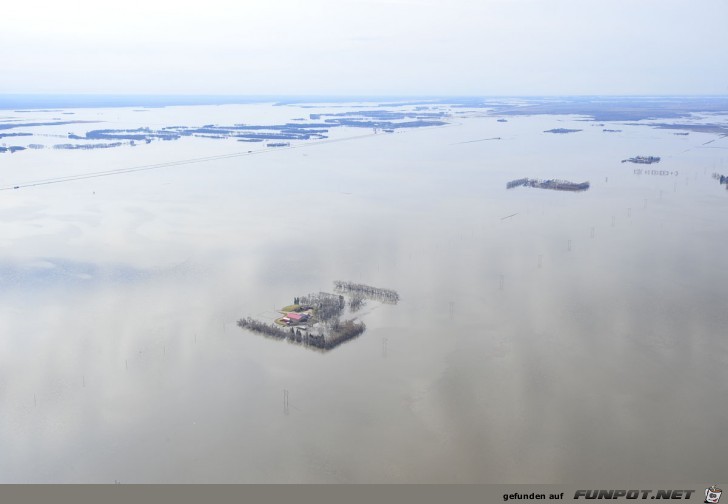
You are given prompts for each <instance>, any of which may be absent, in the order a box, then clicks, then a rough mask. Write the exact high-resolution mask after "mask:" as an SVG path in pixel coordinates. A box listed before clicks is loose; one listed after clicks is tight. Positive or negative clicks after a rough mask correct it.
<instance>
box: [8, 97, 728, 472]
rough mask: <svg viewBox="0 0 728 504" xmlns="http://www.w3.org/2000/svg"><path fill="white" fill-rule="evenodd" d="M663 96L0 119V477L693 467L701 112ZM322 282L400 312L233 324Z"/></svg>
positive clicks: (63, 113) (717, 429)
mask: <svg viewBox="0 0 728 504" xmlns="http://www.w3.org/2000/svg"><path fill="white" fill-rule="evenodd" d="M688 102H689V101H688ZM674 103H675V106H674V110H673V111H670V108H669V106H668V105H669V104H665V103H663V104H662V105H661V106H660V107H657V106H656V105H654V103H651V104H650V105H649V107H648V110H647V111H645V110H641V111H640V110H636V109H635V104H634V103H633V102H630V103H629V104H626V105H624V104H623V106H622V107H621V108H619V107H617V106H616V105H614V104H613V105H614V106H613V108H612V112H611V113H607V112H608V107H605V106H604V104H601V105H599V106H598V107H596V108H595V109H594V110H597V111H598V113H599V114H601V115H597V116H595V115H589V108H588V107H586V106H585V105H584V104H583V103H582V104H579V107H577V106H576V105H574V104H571V105H569V104H558V105H554V104H550V105H551V108H549V103H536V104H535V103H533V102H526V101H518V100H510V101H505V100H504V101H501V102H498V103H496V102H495V101H491V102H468V101H461V102H456V101H453V102H452V103H448V102H447V100H440V101H436V102H432V103H427V102H423V101H417V102H413V103H409V104H405V105H398V104H392V103H389V104H377V103H349V104H342V103H334V104H324V103H319V104H312V103H307V104H300V103H299V104H296V103H281V104H278V105H274V104H272V103H266V104H253V103H250V104H244V105H205V106H167V107H160V108H148V109H139V108H138V107H137V108H131V107H129V108H84V109H70V108H69V109H63V108H61V109H52V110H48V111H41V110H30V111H27V112H21V111H16V110H3V111H0V133H3V134H5V133H29V135H14V136H3V137H2V138H0V145H3V144H4V145H3V146H4V147H6V148H9V147H10V146H16V147H26V149H25V150H15V152H12V153H11V152H10V150H8V151H6V152H0V189H2V190H0V221H1V222H2V229H3V233H2V236H1V237H0V285H2V287H3V288H2V290H1V291H0V350H1V351H0V400H1V401H2V405H3V407H2V408H0V446H2V447H3V448H2V451H1V453H0V482H4V483H13V482H88V483H91V482H93V483H96V482H98V483H111V482H114V481H121V482H124V483H136V482H138V483H142V482H471V483H478V482H480V483H488V482H514V481H519V482H525V483H547V482H548V483H551V482H554V483H557V482H563V483H573V482H579V481H587V480H589V478H592V479H593V476H594V475H596V474H598V475H599V478H600V480H604V479H610V478H613V479H614V480H617V479H619V480H621V481H624V480H629V481H631V480H640V481H658V480H659V481H667V480H675V479H676V478H681V479H680V480H681V481H713V480H715V481H719V480H720V478H719V475H721V474H725V471H726V469H727V468H728V453H727V452H725V450H720V449H716V439H719V438H720V436H721V435H722V434H723V432H724V431H725V425H726V424H727V423H728V410H727V409H726V408H725V406H724V405H723V404H722V401H721V399H722V398H724V397H725V395H726V393H728V385H726V384H728V367H726V366H725V365H724V362H725V359H726V357H728V343H727V342H726V339H725V338H724V334H725V333H726V328H727V327H728V312H726V309H725V307H726V305H727V302H728V294H727V293H728V289H727V288H726V286H727V285H728V268H725V267H724V265H725V259H726V255H725V250H726V249H727V248H728V247H727V246H728V240H727V238H726V236H727V234H726V231H727V228H728V226H727V225H726V218H725V216H726V210H727V209H728V191H727V190H726V184H724V183H721V179H720V175H723V176H728V162H727V161H726V160H727V159H728V155H727V154H728V138H727V137H726V136H725V129H724V128H726V127H728V112H726V111H725V110H724V108H725V107H722V105H721V103H722V102H719V103H718V104H710V103H708V104H705V103H702V102H701V103H702V105H701V106H695V107H694V113H690V110H686V106H685V105H684V104H683V103H682V102H680V101H679V100H677V99H676V101H675V102H674ZM418 107H419V108H418ZM521 107H523V108H521ZM528 107H530V108H528ZM18 110H20V109H18ZM139 110H144V112H140V111H139ZM619 110H621V111H622V115H621V116H620V115H619V114H618V113H617V112H618V111H619ZM383 111H384V112H386V113H384V112H383ZM615 111H617V112H615ZM362 112H366V113H365V114H362ZM529 112H530V114H529ZM648 112H649V113H648ZM71 113H72V114H71ZM531 114H532V115H531ZM595 114H596V112H595ZM357 117H359V118H360V119H356V118H357ZM69 118H72V119H69ZM326 118H329V119H334V122H332V123H331V124H335V126H333V127H331V128H328V131H327V132H326V133H322V132H320V131H318V132H316V133H314V134H312V135H310V136H309V137H308V138H304V137H305V136H306V135H307V133H305V132H304V133H302V131H304V130H306V129H307V128H300V127H297V128H296V127H293V126H287V127H286V128H287V129H286V132H287V133H291V131H294V133H295V134H293V133H291V134H290V135H288V136H293V137H295V138H285V141H286V142H289V143H290V146H288V147H268V146H267V143H268V141H270V142H277V141H278V140H280V137H276V136H273V135H275V134H282V133H281V132H282V129H280V128H279V129H278V130H275V131H274V129H265V128H259V129H258V130H256V131H258V132H260V131H261V129H262V131H266V132H268V133H270V135H271V136H270V138H267V137H266V138H265V139H262V140H261V142H251V143H242V142H239V141H238V140H239V139H240V138H237V137H235V135H236V133H234V131H235V129H234V128H231V126H234V125H236V124H247V125H256V126H264V125H269V126H270V125H278V126H280V125H291V124H296V123H310V124H314V125H316V126H315V127H314V126H311V128H308V129H309V130H321V129H323V128H322V127H320V124H321V121H325V120H326ZM503 118H507V120H503ZM499 119H501V120H499ZM71 120H72V121H89V122H73V123H69V121H71ZM359 120H361V121H381V123H380V124H378V125H373V124H368V123H367V124H358V125H357V124H352V122H351V121H354V122H356V121H359ZM386 121H388V122H386ZM392 121H394V122H395V123H398V124H401V125H402V126H401V127H396V124H395V126H393V125H392ZM417 121H425V122H427V121H432V122H433V123H429V122H428V123H427V124H420V123H417ZM54 122H55V123H62V124H49V123H54ZM385 122H386V123H385ZM435 122H436V123H437V124H434V123H435ZM21 123H23V124H25V126H22V127H12V128H10V127H8V128H4V127H3V126H1V125H6V126H7V125H17V124H21ZM28 124H35V125H34V126H28ZM676 125H678V126H676ZM679 125H682V128H681V127H680V126H679ZM701 125H709V126H705V127H703V126H701ZM223 126H225V127H227V130H225V131H228V132H233V133H226V134H225V135H226V136H224V138H209V137H208V136H204V135H219V136H223V135H222V134H221V133H220V130H221V128H222V127H223ZM172 127H175V128H177V129H176V130H175V131H177V132H180V131H196V130H199V129H203V128H207V131H203V132H202V133H199V135H198V136H195V135H193V134H190V135H179V138H175V139H174V141H166V140H164V139H161V138H157V137H155V138H152V139H151V141H150V142H146V141H145V140H142V141H139V140H137V141H135V143H136V145H131V144H130V143H122V145H118V146H114V147H107V148H89V149H62V148H53V147H52V146H53V145H55V144H67V143H78V144H88V145H90V144H92V143H94V142H103V143H109V142H112V141H122V140H120V139H109V138H106V139H93V138H92V139H89V138H88V137H87V136H86V134H87V133H88V132H89V131H99V130H114V131H124V132H126V133H125V134H127V135H131V134H141V133H140V132H139V131H137V130H139V128H148V129H149V132H157V133H158V132H160V131H171V130H170V129H169V128H172ZM164 128H168V129H166V130H165V129H164ZM216 128H217V129H216ZM385 129H386V130H391V132H386V131H384V130H385ZM375 130H377V131H375ZM130 131H136V132H135V133H129V132H130ZM141 131H142V133H143V132H144V131H146V130H141ZM213 131H215V133H211V132H213ZM250 131H252V130H249V131H248V133H246V134H247V135H248V137H247V138H248V139H250V138H254V137H253V136H250V135H255V134H257V133H250ZM548 131H556V132H559V131H569V132H570V134H553V133H549V132H548ZM675 132H681V133H689V134H688V135H683V134H681V135H676V134H675ZM69 134H71V135H75V136H77V137H81V139H74V138H72V137H69ZM200 135H202V136H200ZM313 135H321V136H323V135H325V136H326V138H322V137H321V136H313ZM0 136H2V135H0ZM255 138H257V137H255ZM132 140H133V139H129V138H125V139H123V142H131V141H132ZM485 140H487V141H485ZM31 144H34V145H43V146H44V147H43V148H31V147H29V146H30V145H31ZM637 156H658V157H660V161H659V164H653V165H650V166H647V165H641V164H633V163H622V162H621V161H622V160H625V159H629V158H634V157H637ZM714 174H718V177H714ZM523 178H528V179H538V180H550V179H557V180H567V181H574V182H582V181H588V182H589V188H588V190H585V191H582V192H569V191H553V190H538V189H537V188H533V187H518V188H515V189H513V190H507V189H506V184H507V183H508V182H509V181H512V180H516V179H523ZM340 278H345V279H348V280H351V281H352V282H358V283H361V284H367V285H375V286H384V287H388V288H391V289H395V290H396V291H397V292H398V293H399V302H398V304H397V306H392V305H387V304H378V303H371V304H369V305H367V306H364V307H363V308H362V309H361V311H359V312H358V314H357V316H358V317H359V318H360V319H361V320H362V321H363V322H365V323H366V331H365V332H364V333H363V334H362V335H361V336H360V337H358V338H356V339H353V340H352V341H349V342H347V344H345V345H341V346H340V347H338V348H337V349H336V351H332V352H328V353H319V352H308V351H302V349H301V348H299V347H297V346H296V345H292V344H287V343H285V342H281V341H273V340H270V339H266V338H262V337H259V336H258V335H255V334H252V333H250V332H248V331H245V330H242V329H241V328H240V327H238V326H237V325H236V321H237V320H239V319H240V318H241V317H244V316H252V317H254V318H256V319H260V320H269V321H271V322H272V321H273V320H274V319H275V318H277V317H279V316H280V313H279V312H278V311H277V310H278V309H279V308H280V307H281V306H282V302H283V304H288V303H291V302H292V301H293V300H292V299H290V298H291V295H292V293H309V292H318V291H319V290H320V289H321V286H330V285H331V284H332V282H333V281H335V280H337V279H340Z"/></svg>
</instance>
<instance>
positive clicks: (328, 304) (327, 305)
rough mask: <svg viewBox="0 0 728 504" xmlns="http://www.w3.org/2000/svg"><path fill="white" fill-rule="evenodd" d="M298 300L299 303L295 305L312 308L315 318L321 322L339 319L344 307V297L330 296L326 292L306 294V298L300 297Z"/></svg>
mask: <svg viewBox="0 0 728 504" xmlns="http://www.w3.org/2000/svg"><path fill="white" fill-rule="evenodd" d="M298 300H299V303H296V304H301V305H306V306H311V307H313V309H314V312H315V314H316V318H318V319H319V320H321V321H322V322H327V321H330V320H332V319H335V318H337V317H339V316H340V315H341V312H342V311H343V310H344V307H345V306H346V301H345V299H344V296H341V295H336V294H330V293H328V292H319V293H318V294H308V295H307V296H301V297H300V298H298Z"/></svg>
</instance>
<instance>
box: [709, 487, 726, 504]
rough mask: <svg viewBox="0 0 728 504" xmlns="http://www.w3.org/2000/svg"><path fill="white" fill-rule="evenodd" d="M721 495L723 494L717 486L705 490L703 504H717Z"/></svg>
mask: <svg viewBox="0 0 728 504" xmlns="http://www.w3.org/2000/svg"><path fill="white" fill-rule="evenodd" d="M722 493H723V490H721V489H720V488H718V486H717V485H713V486H712V487H709V488H706V489H705V502H708V503H710V504H718V502H719V501H720V496H721V494H722Z"/></svg>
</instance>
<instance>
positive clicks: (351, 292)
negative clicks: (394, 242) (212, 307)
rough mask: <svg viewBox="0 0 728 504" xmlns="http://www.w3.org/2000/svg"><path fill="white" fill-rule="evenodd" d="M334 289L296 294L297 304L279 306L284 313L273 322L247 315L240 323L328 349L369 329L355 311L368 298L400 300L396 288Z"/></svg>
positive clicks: (350, 286) (339, 285)
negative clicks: (304, 294)
mask: <svg viewBox="0 0 728 504" xmlns="http://www.w3.org/2000/svg"><path fill="white" fill-rule="evenodd" d="M334 292H335V294H332V293H329V292H319V293H317V294H308V295H306V296H300V297H294V298H293V304H290V305H288V306H285V307H283V308H281V309H280V310H278V313H279V314H280V315H281V316H280V317H278V318H276V319H275V320H274V321H273V322H272V323H265V322H262V321H259V320H255V319H253V318H251V317H247V318H242V319H240V320H238V322H237V324H238V326H239V327H240V328H242V329H247V330H249V331H251V332H255V333H258V334H260V335H262V336H265V337H269V338H273V339H277V340H286V341H288V342H289V343H294V344H298V345H302V346H304V347H306V348H310V349H313V350H318V351H324V352H326V351H329V350H333V349H334V348H336V347H338V346H339V345H341V344H342V343H345V342H347V341H350V340H352V339H354V338H357V337H358V336H360V335H361V334H362V333H363V332H364V331H365V330H366V325H365V324H364V322H363V321H361V320H358V318H357V317H355V316H353V314H354V313H356V312H358V311H359V310H360V309H361V308H363V307H364V306H365V305H366V302H367V300H370V301H376V302H380V303H385V304H397V302H398V301H399V294H397V292H396V291H393V290H391V289H383V288H378V287H371V286H369V285H364V284H357V283H353V282H344V281H336V282H334ZM346 317H348V318H346Z"/></svg>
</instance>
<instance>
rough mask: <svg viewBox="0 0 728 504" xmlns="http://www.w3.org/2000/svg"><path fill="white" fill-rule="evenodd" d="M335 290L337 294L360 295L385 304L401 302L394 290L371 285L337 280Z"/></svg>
mask: <svg viewBox="0 0 728 504" xmlns="http://www.w3.org/2000/svg"><path fill="white" fill-rule="evenodd" d="M334 290H335V291H336V292H342V293H348V294H352V295H359V296H361V297H362V298H367V299H374V300H377V301H381V302H383V303H390V304H397V302H398V301H399V294H398V293H397V291H394V290H392V289H382V288H379V287H372V286H371V285H364V284H359V283H354V282H345V281H343V280H336V281H335V282H334Z"/></svg>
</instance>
